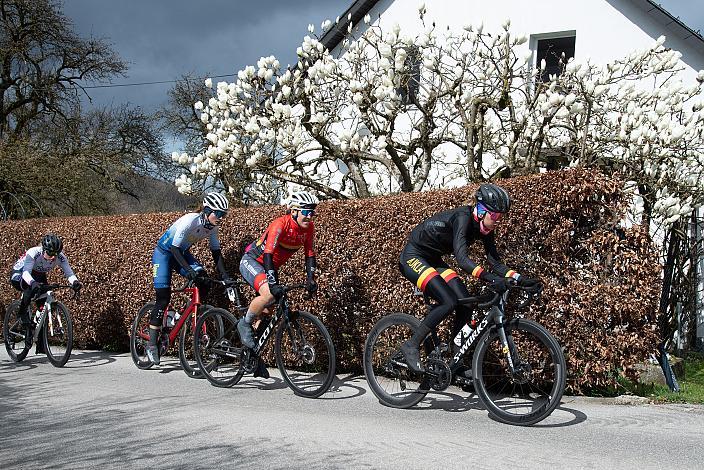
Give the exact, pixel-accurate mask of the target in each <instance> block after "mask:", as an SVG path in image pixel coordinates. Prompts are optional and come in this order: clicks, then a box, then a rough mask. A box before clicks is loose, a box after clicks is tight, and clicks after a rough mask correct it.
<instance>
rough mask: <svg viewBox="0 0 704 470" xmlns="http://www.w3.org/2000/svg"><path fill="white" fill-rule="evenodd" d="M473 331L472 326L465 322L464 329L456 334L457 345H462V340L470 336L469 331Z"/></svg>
mask: <svg viewBox="0 0 704 470" xmlns="http://www.w3.org/2000/svg"><path fill="white" fill-rule="evenodd" d="M471 331H472V328H471V327H470V326H469V325H468V324H465V325H464V326H463V327H462V329H461V330H460V331H459V332H458V333H457V336H455V340H454V341H455V344H456V345H457V346H462V341H464V340H465V339H466V338H469V333H470V332H471Z"/></svg>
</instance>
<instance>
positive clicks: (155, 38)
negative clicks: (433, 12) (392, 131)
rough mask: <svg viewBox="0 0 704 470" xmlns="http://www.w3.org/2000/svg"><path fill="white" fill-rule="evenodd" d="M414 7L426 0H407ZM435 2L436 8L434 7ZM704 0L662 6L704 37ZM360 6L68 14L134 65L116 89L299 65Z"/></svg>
mask: <svg viewBox="0 0 704 470" xmlns="http://www.w3.org/2000/svg"><path fill="white" fill-rule="evenodd" d="M399 1H404V2H409V4H410V3H412V4H413V5H414V8H415V5H416V4H420V0H418V1H415V2H413V1H412V0H399ZM428 3H430V2H428ZM703 3H704V0H661V4H662V5H663V7H665V8H666V9H668V10H669V11H670V12H671V13H673V14H674V15H675V16H680V18H681V19H682V20H683V21H684V22H685V23H686V24H688V25H689V26H690V27H691V28H693V29H700V30H702V31H703V32H704V8H702V4H703ZM351 4H352V0H260V1H244V0H208V1H204V0H200V1H196V0H65V3H64V13H65V14H66V15H67V16H68V17H69V18H70V19H71V20H72V21H73V22H74V26H75V30H76V31H77V33H78V34H80V35H81V36H89V35H93V36H95V37H103V38H106V39H108V41H109V42H111V43H112V44H113V47H114V49H115V50H116V51H117V52H118V53H119V54H120V56H121V57H122V58H123V59H124V60H126V61H127V62H129V66H130V68H129V71H128V75H127V76H126V77H123V78H120V77H118V78H116V79H115V80H114V83H133V82H146V81H161V80H174V79H177V78H179V77H180V76H181V75H183V74H184V73H188V72H193V73H195V74H198V75H205V74H211V75H219V74H227V73H236V72H237V71H238V70H240V69H242V68H243V67H245V66H246V65H249V64H255V63H256V61H257V60H258V59H259V57H261V56H267V55H275V56H276V57H277V58H278V59H279V60H280V61H281V63H282V64H284V65H285V64H287V63H292V62H294V61H295V51H296V47H298V46H299V45H300V42H301V39H302V38H303V36H305V35H306V34H307V30H306V28H307V26H308V24H309V23H313V24H314V25H315V27H316V31H319V29H320V23H321V22H322V21H323V20H324V19H328V18H329V19H332V20H334V19H335V17H336V16H338V15H341V14H342V13H343V12H344V11H345V10H346V9H347V7H348V6H349V5H351ZM169 87H170V85H169V84H162V85H145V86H130V87H120V88H108V89H94V90H91V96H92V97H93V102H94V104H97V105H107V104H120V103H124V102H130V103H133V104H138V105H140V106H142V107H143V108H144V109H146V110H148V111H151V110H153V109H155V108H157V107H159V106H160V105H161V104H163V103H164V102H165V100H166V92H167V90H168V89H169Z"/></svg>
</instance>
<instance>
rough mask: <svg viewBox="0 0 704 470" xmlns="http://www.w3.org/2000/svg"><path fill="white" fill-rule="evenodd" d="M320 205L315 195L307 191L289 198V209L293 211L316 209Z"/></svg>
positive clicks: (296, 193) (299, 192)
mask: <svg viewBox="0 0 704 470" xmlns="http://www.w3.org/2000/svg"><path fill="white" fill-rule="evenodd" d="M319 203H320V201H318V198H317V197H315V195H314V194H311V193H309V192H306V191H298V192H295V193H293V194H291V197H289V198H288V208H289V209H292V210H299V209H315V207H316V206H317V205H318V204H319Z"/></svg>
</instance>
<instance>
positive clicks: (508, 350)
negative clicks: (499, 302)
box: [489, 306, 516, 375]
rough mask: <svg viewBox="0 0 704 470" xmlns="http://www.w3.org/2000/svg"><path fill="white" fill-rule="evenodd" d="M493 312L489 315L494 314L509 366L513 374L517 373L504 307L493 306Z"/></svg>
mask: <svg viewBox="0 0 704 470" xmlns="http://www.w3.org/2000/svg"><path fill="white" fill-rule="evenodd" d="M492 310H494V311H493V312H489V315H492V316H493V317H494V321H495V322H496V329H497V330H498V334H499V340H500V341H501V349H502V352H503V354H504V356H506V361H508V366H509V370H510V371H511V375H513V374H515V373H516V369H515V366H514V361H513V354H514V351H512V349H513V348H512V346H513V344H512V343H509V340H508V337H507V336H506V330H505V329H504V312H503V310H502V309H500V308H499V307H496V306H494V307H492Z"/></svg>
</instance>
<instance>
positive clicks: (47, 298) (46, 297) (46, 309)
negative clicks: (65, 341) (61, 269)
mask: <svg viewBox="0 0 704 470" xmlns="http://www.w3.org/2000/svg"><path fill="white" fill-rule="evenodd" d="M62 287H71V286H61V285H55V286H53V288H52V289H50V290H47V291H46V292H44V293H43V294H41V295H40V296H38V297H37V298H35V299H32V300H33V302H34V304H35V305H36V304H37V303H38V302H39V301H41V300H43V301H44V305H42V308H41V310H40V313H39V321H38V322H37V326H36V327H35V328H34V334H33V340H34V342H35V343H36V342H37V341H38V340H39V333H40V332H41V331H42V327H43V326H44V323H45V322H46V321H47V320H46V319H47V318H48V319H49V322H48V325H47V328H49V335H51V336H53V335H54V320H53V317H52V316H51V315H49V314H50V313H51V306H52V305H53V304H54V303H55V302H56V297H55V296H54V290H53V289H58V288H62ZM56 319H57V321H58V323H59V324H58V327H59V328H63V327H64V325H63V324H62V323H61V317H57V318H56Z"/></svg>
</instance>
